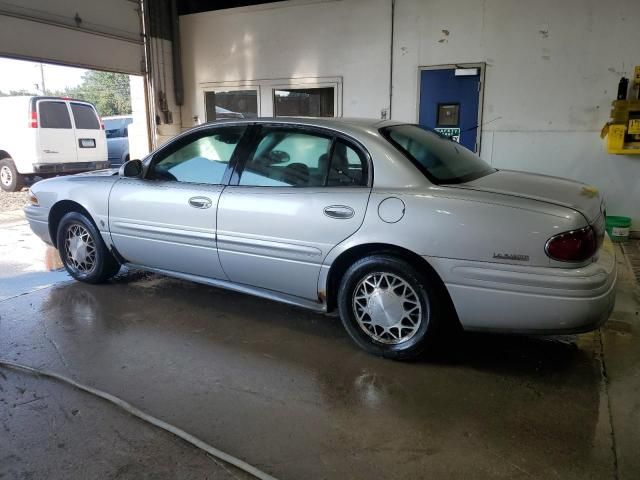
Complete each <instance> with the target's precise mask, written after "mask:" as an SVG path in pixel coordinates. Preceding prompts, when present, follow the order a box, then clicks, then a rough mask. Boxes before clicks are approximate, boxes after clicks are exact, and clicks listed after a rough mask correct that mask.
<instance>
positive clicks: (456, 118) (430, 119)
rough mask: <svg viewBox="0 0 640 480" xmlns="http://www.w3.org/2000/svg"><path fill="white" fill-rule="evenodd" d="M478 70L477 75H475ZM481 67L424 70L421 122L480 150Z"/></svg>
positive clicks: (470, 148) (421, 91)
mask: <svg viewBox="0 0 640 480" xmlns="http://www.w3.org/2000/svg"><path fill="white" fill-rule="evenodd" d="M474 71H475V73H476V74H475V75H473V73H474ZM479 100H480V69H465V70H464V75H456V69H455V68H443V69H437V70H422V71H421V72H420V108H419V123H420V125H422V126H424V127H427V128H432V129H434V130H436V131H437V132H440V133H441V134H442V135H444V136H447V137H450V138H451V139H452V140H455V141H456V142H459V143H461V144H462V145H464V146H465V147H467V148H468V149H469V150H471V151H473V152H477V149H478V148H477V147H478V145H477V138H478V136H477V134H478V128H479V127H480V126H479V125H478V109H479Z"/></svg>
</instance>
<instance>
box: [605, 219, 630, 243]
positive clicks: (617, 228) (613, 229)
mask: <svg viewBox="0 0 640 480" xmlns="http://www.w3.org/2000/svg"><path fill="white" fill-rule="evenodd" d="M605 225H606V227H605V228H606V230H607V233H608V234H609V237H611V240H613V241H614V242H626V241H627V240H629V231H630V230H631V219H630V218H629V217H614V216H609V215H607V221H606V224H605Z"/></svg>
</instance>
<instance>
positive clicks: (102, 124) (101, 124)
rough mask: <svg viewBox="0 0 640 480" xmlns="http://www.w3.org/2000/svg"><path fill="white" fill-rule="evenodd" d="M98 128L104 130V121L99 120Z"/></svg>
mask: <svg viewBox="0 0 640 480" xmlns="http://www.w3.org/2000/svg"><path fill="white" fill-rule="evenodd" d="M100 128H101V129H102V130H104V123H102V122H100Z"/></svg>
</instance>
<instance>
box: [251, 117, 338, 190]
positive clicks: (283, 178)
mask: <svg viewBox="0 0 640 480" xmlns="http://www.w3.org/2000/svg"><path fill="white" fill-rule="evenodd" d="M330 146H331V138H330V137H325V136H321V135H315V134H312V133H304V132H300V131H292V130H281V129H278V130H265V131H263V132H262V135H261V138H260V139H259V143H258V147H257V148H256V150H255V152H254V154H253V155H252V157H251V158H250V159H249V161H248V162H247V163H246V165H245V167H244V169H243V171H242V175H241V176H240V185H252V186H264V187H276V186H280V187H317V186H323V185H324V184H325V180H326V175H327V168H328V163H329V162H328V161H327V156H328V154H329V148H330Z"/></svg>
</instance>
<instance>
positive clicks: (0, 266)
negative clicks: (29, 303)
mask: <svg viewBox="0 0 640 480" xmlns="http://www.w3.org/2000/svg"><path fill="white" fill-rule="evenodd" d="M0 259H2V261H1V262H0V300H4V299H6V298H11V297H14V296H16V295H21V294H23V293H27V292H31V291H33V290H37V289H39V288H43V287H47V286H51V285H53V284H55V283H58V282H61V281H65V280H70V277H69V275H68V274H67V272H66V271H65V270H64V267H63V265H62V261H61V260H60V255H58V251H57V250H56V249H55V248H53V247H51V246H49V245H47V244H45V243H44V242H43V241H42V240H40V239H39V238H38V237H36V236H35V235H34V234H33V233H32V232H31V229H30V228H29V225H28V224H27V223H26V222H25V221H24V220H22V219H20V218H19V217H17V218H16V219H13V220H11V219H10V221H5V222H3V223H0Z"/></svg>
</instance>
